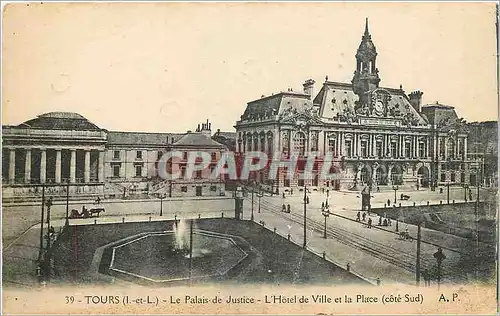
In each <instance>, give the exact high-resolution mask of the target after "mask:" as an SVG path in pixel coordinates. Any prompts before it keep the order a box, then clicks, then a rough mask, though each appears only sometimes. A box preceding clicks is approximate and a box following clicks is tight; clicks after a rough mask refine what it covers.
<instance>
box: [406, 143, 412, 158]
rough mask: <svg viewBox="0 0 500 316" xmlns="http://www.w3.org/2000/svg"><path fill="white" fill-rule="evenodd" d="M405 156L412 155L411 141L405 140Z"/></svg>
mask: <svg viewBox="0 0 500 316" xmlns="http://www.w3.org/2000/svg"><path fill="white" fill-rule="evenodd" d="M405 157H406V158H410V157H411V143H410V142H405Z"/></svg>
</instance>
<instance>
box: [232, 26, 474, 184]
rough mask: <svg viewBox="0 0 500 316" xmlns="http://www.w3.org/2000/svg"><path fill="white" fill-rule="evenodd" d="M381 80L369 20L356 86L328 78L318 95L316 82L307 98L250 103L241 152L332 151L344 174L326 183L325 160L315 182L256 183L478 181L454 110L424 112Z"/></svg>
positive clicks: (415, 95)
mask: <svg viewBox="0 0 500 316" xmlns="http://www.w3.org/2000/svg"><path fill="white" fill-rule="evenodd" d="M380 80H381V79H380V74H379V70H378V68H377V50H376V48H375V45H374V43H373V41H372V38H371V35H370V33H369V29H368V21H367V22H366V26H365V31H364V34H363V36H362V40H361V44H360V45H359V48H358V50H357V52H356V65H355V71H354V76H353V79H352V81H351V82H350V83H343V82H334V81H329V80H328V77H327V78H326V80H325V82H324V83H323V85H322V87H321V89H320V91H319V93H318V94H316V95H314V93H313V91H314V84H315V82H314V81H313V80H311V79H309V80H307V81H306V82H305V83H304V84H303V87H304V90H303V93H299V92H294V91H292V90H291V89H289V90H288V91H286V92H279V93H276V94H273V95H270V96H262V97H261V98H260V99H258V100H255V101H251V102H249V103H248V104H247V107H246V109H245V111H244V113H243V115H241V118H240V120H238V121H237V122H236V125H235V128H236V131H237V151H238V152H240V153H245V152H246V151H264V152H266V153H269V155H270V156H272V154H271V153H273V152H275V151H276V150H277V151H279V152H281V153H282V159H286V158H288V157H289V156H290V152H295V153H299V155H301V156H304V155H305V154H306V153H307V152H315V151H317V152H319V153H320V156H321V155H324V154H325V153H327V152H331V153H332V154H333V157H334V162H333V166H332V168H331V172H334V173H336V174H338V177H336V178H337V179H336V180H332V181H326V180H324V181H322V180H321V179H319V176H318V173H319V172H320V170H321V166H322V163H323V161H322V160H321V159H318V160H317V164H316V166H315V168H314V171H313V173H314V172H316V174H315V175H314V176H313V178H312V179H310V180H307V179H306V180H301V179H299V173H300V171H299V173H295V176H294V178H293V179H288V178H287V174H286V170H285V169H280V170H278V179H277V180H274V181H272V180H269V179H268V173H269V172H268V171H269V170H264V171H262V172H259V173H258V174H256V175H255V181H257V182H259V183H261V184H263V185H264V186H267V187H268V189H271V188H272V190H273V191H275V190H276V189H277V188H283V187H293V186H303V185H304V184H305V185H308V186H313V187H316V186H323V185H325V186H328V187H332V188H333V189H335V190H339V189H356V190H357V189H360V188H362V187H363V186H365V185H366V184H373V185H377V186H380V187H381V188H384V187H385V186H391V187H392V185H398V186H400V187H416V186H417V185H418V186H420V187H429V186H431V187H432V186H436V185H443V184H447V183H450V184H464V183H468V182H469V181H471V179H472V180H473V179H475V177H471V174H475V172H476V169H473V168H475V167H474V165H473V164H471V161H469V160H468V158H467V137H468V134H467V127H466V124H465V123H464V121H463V120H462V119H459V118H458V116H457V114H456V112H455V110H454V108H453V107H452V106H448V105H442V104H438V103H437V102H436V104H431V105H422V94H423V93H422V92H420V91H415V92H411V93H409V94H408V95H407V94H406V93H405V91H403V89H402V87H400V88H399V89H398V88H387V87H382V86H380V85H379V83H380ZM474 181H475V180H474Z"/></svg>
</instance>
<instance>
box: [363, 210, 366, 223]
mask: <svg viewBox="0 0 500 316" xmlns="http://www.w3.org/2000/svg"><path fill="white" fill-rule="evenodd" d="M365 220H366V213H365V212H363V222H364V221H365Z"/></svg>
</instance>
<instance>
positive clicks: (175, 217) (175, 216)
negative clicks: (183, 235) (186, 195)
mask: <svg viewBox="0 0 500 316" xmlns="http://www.w3.org/2000/svg"><path fill="white" fill-rule="evenodd" d="M174 221H175V222H176V223H177V214H175V215H174Z"/></svg>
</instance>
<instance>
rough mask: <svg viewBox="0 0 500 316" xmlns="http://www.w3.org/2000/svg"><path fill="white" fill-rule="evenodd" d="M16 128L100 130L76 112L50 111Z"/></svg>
mask: <svg viewBox="0 0 500 316" xmlns="http://www.w3.org/2000/svg"><path fill="white" fill-rule="evenodd" d="M17 127H18V128H34V129H52V130H53V129H59V130H61V129H62V130H101V128H99V127H98V126H97V125H95V124H93V123H92V122H90V121H89V120H88V119H86V118H85V117H83V116H82V115H80V114H78V113H73V112H50V113H45V114H41V115H38V116H37V117H36V118H34V119H31V120H28V121H26V122H24V123H21V124H19V125H18V126H17Z"/></svg>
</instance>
